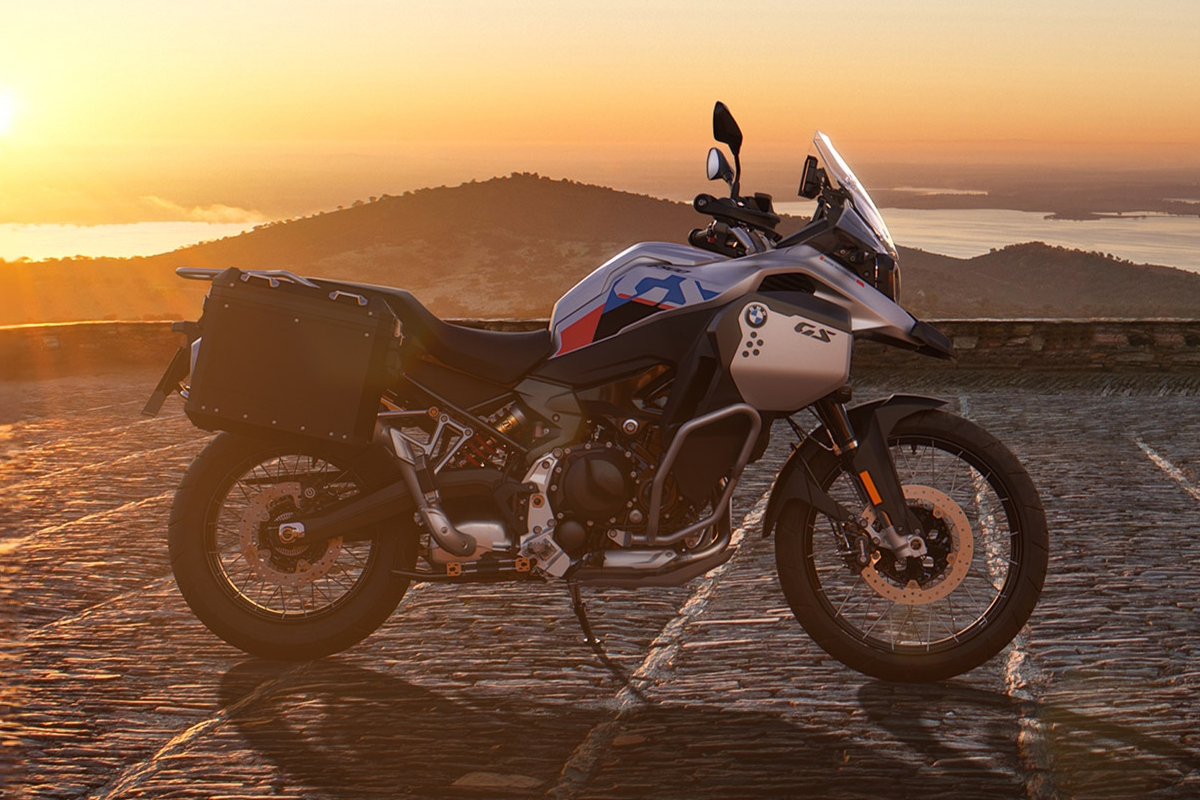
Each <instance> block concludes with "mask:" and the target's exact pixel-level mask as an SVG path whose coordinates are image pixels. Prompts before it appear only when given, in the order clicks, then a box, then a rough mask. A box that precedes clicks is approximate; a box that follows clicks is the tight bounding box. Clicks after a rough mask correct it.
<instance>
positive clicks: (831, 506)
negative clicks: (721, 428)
mask: <svg viewBox="0 0 1200 800" xmlns="http://www.w3.org/2000/svg"><path fill="white" fill-rule="evenodd" d="M945 404H946V401H945V400H938V399H937V398H934V397H921V396H919V395H905V394H894V395H892V396H891V397H888V398H885V399H882V400H873V401H871V402H869V403H862V404H860V405H857V406H854V407H853V408H851V409H849V411H848V413H849V415H850V424H851V426H852V427H853V428H854V433H855V435H856V437H857V438H858V440H859V452H858V453H856V456H855V464H856V465H857V464H859V462H860V461H861V460H863V459H870V458H871V457H872V456H873V457H874V459H875V460H876V461H878V458H879V456H880V447H881V446H882V445H884V444H885V443H886V442H887V437H888V434H890V433H891V432H892V429H893V428H895V427H896V424H897V423H898V422H900V420H902V419H904V418H905V417H910V416H912V415H913V414H917V413H919V412H921V411H928V410H930V409H934V408H940V407H941V406H944V405H945ZM824 440H827V437H826V436H825V435H824V428H818V429H817V430H816V431H814V432H813V434H812V435H810V436H808V437H807V438H805V440H804V441H803V442H801V443H800V446H799V447H797V448H796V449H795V450H793V451H792V454H791V455H790V456H789V457H788V460H787V461H786V462H785V463H784V465H783V469H781V470H779V474H778V475H777V476H776V477H775V486H774V488H772V489H771V497H770V499H769V500H767V510H766V513H765V514H764V515H763V536H770V535H771V534H772V533H773V532H774V530H775V525H776V524H777V523H778V522H779V515H780V513H781V512H782V511H783V507H784V506H785V505H787V501H788V500H798V501H800V502H801V503H805V504H807V505H810V506H812V507H813V508H815V509H816V510H817V511H819V512H821V513H822V514H825V515H826V516H829V517H832V518H833V519H837V520H841V521H848V520H850V519H853V518H854V515H853V514H852V513H851V512H850V510H849V509H847V508H846V507H844V506H843V505H842V504H841V503H839V502H837V501H836V500H834V499H833V498H832V497H830V496H829V493H828V492H826V491H825V490H824V489H822V488H821V487H820V485H819V484H818V483H817V480H816V478H815V477H814V476H813V474H812V471H811V470H810V469H809V464H811V463H813V462H814V460H815V459H817V458H820V457H821V456H822V455H824V454H826V453H828V450H827V449H826V448H825V447H823V446H822V445H821V444H820V442H821V441H824ZM886 452H887V449H886V447H885V446H884V447H882V453H883V454H886ZM889 464H890V462H889ZM871 472H872V474H877V472H884V473H890V475H891V476H894V475H895V469H894V466H892V467H891V468H890V470H877V469H872V470H871ZM893 479H894V478H893ZM894 480H897V481H898V479H894ZM880 488H881V489H882V490H884V492H885V495H886V494H892V492H888V491H887V489H886V488H885V487H880ZM901 502H902V501H901ZM898 518H899V519H903V517H902V516H901V517H898Z"/></svg>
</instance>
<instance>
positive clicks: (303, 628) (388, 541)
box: [168, 433, 417, 661]
mask: <svg viewBox="0 0 1200 800" xmlns="http://www.w3.org/2000/svg"><path fill="white" fill-rule="evenodd" d="M375 462H376V463H372V464H371V465H370V466H366V465H365V463H363V460H361V459H354V460H353V462H352V460H351V459H349V458H347V456H346V455H345V454H343V453H340V452H334V451H331V450H329V449H327V448H324V447H322V446H321V445H320V444H319V443H314V444H301V445H287V446H281V445H279V444H273V443H269V442H264V441H260V440H257V439H251V438H247V437H244V436H237V435H234V434H229V433H222V434H220V435H218V436H217V437H216V438H215V439H214V440H213V441H212V442H210V443H209V445H208V446H207V447H205V448H204V450H203V451H202V452H201V453H200V455H199V456H197V457H196V460H195V461H193V462H192V464H191V466H190V467H189V468H188V470H187V473H186V474H185V475H184V478H183V481H182V483H181V484H180V486H179V489H178V490H177V492H176V493H175V502H174V505H173V506H172V508H171V523H170V530H169V534H168V540H169V545H170V555H171V568H172V570H173V571H174V573H175V580H176V582H177V584H178V585H179V590H180V592H181V593H182V594H183V597H184V599H185V600H186V601H187V603H188V605H189V606H190V607H191V609H192V611H193V612H195V614H196V616H197V617H199V619H200V621H201V622H203V623H204V624H205V625H206V626H207V627H208V628H209V630H211V631H212V632H213V633H215V634H216V635H217V636H219V637H221V638H222V639H224V640H225V641H226V642H228V643H229V644H231V645H233V646H234V647H237V648H238V649H240V650H243V651H245V652H246V653H249V654H251V655H255V656H260V657H262V658H270V659H278V660H286V661H295V660H306V659H313V658H320V657H321V656H326V655H329V654H331V653H337V652H340V651H342V650H345V649H346V648H348V647H350V646H352V645H354V644H356V643H358V642H359V641H361V640H362V639H364V638H366V637H367V636H368V635H370V634H371V633H372V632H373V631H374V630H375V629H376V628H378V627H379V626H380V625H382V624H383V622H384V620H386V619H387V618H388V616H389V615H390V614H391V613H392V611H393V610H394V609H395V608H396V605H397V604H398V603H399V602H400V599H401V598H402V597H403V596H404V593H405V591H406V590H407V589H408V584H409V581H408V579H407V578H402V577H398V576H396V575H394V574H392V570H393V569H411V568H412V567H413V565H414V564H415V562H416V550H417V535H416V532H415V530H414V529H413V528H412V527H411V523H409V524H408V526H406V527H405V528H402V529H401V530H395V529H394V527H391V528H389V526H388V525H384V524H380V525H377V526H372V527H371V529H369V530H364V531H361V532H356V533H355V535H354V536H352V537H351V536H348V537H345V539H344V540H343V539H341V538H339V539H332V540H329V541H328V542H327V543H323V544H322V543H317V544H309V545H305V544H304V543H303V541H302V540H300V541H293V542H286V541H284V539H283V538H282V537H280V536H279V534H278V528H279V523H280V522H283V521H286V520H287V519H288V518H290V517H294V516H299V515H302V514H311V513H313V512H314V511H315V510H319V509H321V508H323V507H326V506H328V505H330V504H332V503H334V502H337V501H340V500H344V499H346V498H348V497H352V496H354V495H356V494H360V493H362V492H365V491H369V490H372V489H374V488H376V487H378V486H380V485H383V484H385V483H386V482H388V481H389V480H396V479H398V477H397V476H395V475H391V474H388V473H389V470H388V467H389V464H388V462H387V461H386V459H375Z"/></svg>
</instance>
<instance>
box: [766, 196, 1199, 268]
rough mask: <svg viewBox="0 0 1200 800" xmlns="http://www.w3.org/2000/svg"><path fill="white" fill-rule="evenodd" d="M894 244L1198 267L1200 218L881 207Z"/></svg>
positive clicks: (966, 253) (793, 209) (781, 206)
mask: <svg viewBox="0 0 1200 800" xmlns="http://www.w3.org/2000/svg"><path fill="white" fill-rule="evenodd" d="M812 207H813V206H812V204H811V203H777V204H776V209H777V210H778V211H780V212H781V213H784V214H802V215H805V216H807V215H809V214H811V213H812ZM882 212H883V219H884V221H886V222H887V225H888V229H889V230H890V231H891V232H892V238H893V239H895V240H896V244H898V245H900V246H902V247H915V248H918V249H921V250H926V251H928V252H931V253H941V254H942V255H947V256H955V257H957V258H971V257H973V256H978V255H982V254H984V253H986V252H988V250H990V249H991V248H993V247H995V248H1001V247H1005V246H1007V245H1010V244H1021V243H1023V242H1045V243H1046V244H1052V245H1057V246H1059V247H1070V248H1073V249H1076V250H1089V251H1098V252H1101V253H1112V254H1113V255H1114V256H1116V257H1117V258H1124V259H1128V260H1129V261H1133V262H1135V263H1138V264H1162V265H1163V266H1168V267H1179V268H1180V269H1186V270H1188V271H1189V272H1200V217H1174V216H1167V215H1163V214H1140V213H1137V212H1132V213H1127V214H1125V215H1123V216H1121V217H1105V218H1102V219H1090V220H1061V219H1045V216H1046V215H1045V214H1042V213H1037V212H1029V211H1005V210H1000V209H962V210H958V209H953V210H933V211H929V210H924V209H912V208H885V209H882Z"/></svg>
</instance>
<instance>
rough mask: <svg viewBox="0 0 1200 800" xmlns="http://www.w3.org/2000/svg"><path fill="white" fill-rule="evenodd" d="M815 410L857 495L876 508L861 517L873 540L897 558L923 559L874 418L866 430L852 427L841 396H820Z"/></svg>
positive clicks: (921, 541)
mask: <svg viewBox="0 0 1200 800" xmlns="http://www.w3.org/2000/svg"><path fill="white" fill-rule="evenodd" d="M814 408H815V410H816V413H817V416H818V417H819V418H820V420H821V422H822V423H823V424H824V425H825V430H826V431H828V432H829V438H830V443H831V444H832V446H833V452H834V455H836V456H837V457H838V458H840V459H841V460H842V465H843V468H844V469H845V471H846V474H847V475H849V476H850V480H851V482H852V483H853V485H854V488H855V489H856V490H857V491H858V495H859V499H860V500H861V501H862V502H863V505H864V506H867V505H870V507H871V508H873V509H874V512H875V513H874V519H873V520H869V519H860V520H859V524H860V525H861V526H862V527H863V529H864V530H865V531H866V533H867V536H868V537H870V539H871V543H872V544H873V545H874V546H875V547H884V548H887V549H888V550H890V551H891V552H892V554H893V555H894V556H895V558H896V559H897V560H902V559H905V558H910V557H913V558H922V557H924V556H925V555H926V553H927V550H926V548H925V540H924V539H923V538H922V537H921V536H920V535H919V531H917V530H914V529H913V527H912V524H911V523H910V520H909V511H908V503H907V502H906V501H905V499H904V487H903V486H902V485H901V483H900V476H899V475H898V474H897V473H896V464H895V462H894V461H893V459H892V453H891V450H890V449H888V446H887V437H886V435H885V433H884V430H883V428H882V427H881V426H880V425H879V423H878V421H877V419H876V418H875V417H874V416H873V417H871V420H870V422H869V423H868V424H867V425H866V430H862V431H855V430H854V426H853V425H852V424H851V422H850V415H849V414H848V413H847V411H846V406H845V404H844V403H843V402H842V401H841V398H839V397H836V396H829V397H824V398H822V399H820V400H818V401H817V402H816V403H815V405H814ZM860 560H861V559H860Z"/></svg>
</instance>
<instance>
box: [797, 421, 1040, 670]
mask: <svg viewBox="0 0 1200 800" xmlns="http://www.w3.org/2000/svg"><path fill="white" fill-rule="evenodd" d="M888 446H889V448H890V450H891V454H892V458H893V459H894V461H895V463H896V469H897V472H898V473H899V475H900V482H901V484H903V486H904V494H905V497H906V499H907V501H908V506H909V509H910V510H911V512H912V516H913V517H915V519H916V520H917V521H918V522H919V523H920V527H921V529H922V530H923V532H924V539H925V541H926V547H927V550H928V554H927V555H926V556H925V557H924V558H923V559H917V558H909V559H905V560H903V561H897V560H896V559H894V558H893V557H892V556H891V554H890V552H889V551H886V550H883V551H876V552H875V553H873V554H872V555H871V559H870V561H868V563H867V564H865V565H864V564H862V563H861V561H860V556H859V554H860V552H861V549H860V548H859V547H858V546H856V545H857V544H858V543H857V542H856V535H855V532H854V531H852V530H850V529H849V528H848V527H847V526H845V525H842V524H839V523H837V522H836V521H834V520H831V519H829V518H828V517H825V516H824V515H821V514H818V513H817V512H816V510H815V509H813V508H812V507H811V506H808V505H806V504H803V503H801V502H799V501H794V500H793V501H789V502H787V503H786V505H785V506H784V508H783V511H782V513H781V515H780V520H779V527H778V529H777V530H778V532H777V538H776V550H775V553H776V563H777V565H778V568H779V581H780V584H781V585H782V587H783V592H784V595H785V596H786V597H787V600H788V603H789V605H790V606H791V608H792V612H793V613H794V614H795V616H796V619H797V620H799V622H800V624H801V625H802V626H803V627H804V629H805V630H806V631H807V632H808V634H809V635H810V636H811V637H812V638H813V640H814V641H815V642H816V643H817V644H818V645H819V646H820V647H821V648H822V649H824V650H825V651H826V652H827V653H829V654H830V655H832V656H833V657H834V658H836V659H838V660H839V661H841V662H842V663H844V664H846V665H847V666H849V667H852V668H854V669H856V670H858V671H859V672H863V673H865V674H867V675H871V676H873V677H876V678H880V679H883V680H889V681H902V682H920V681H936V680H942V679H945V678H950V677H953V676H955V675H959V674H962V673H964V672H966V671H968V670H970V669H973V668H975V667H977V666H979V665H980V664H982V663H984V662H985V661H987V660H988V659H990V658H992V657H993V656H995V655H996V654H997V653H999V652H1000V651H1001V650H1002V649H1003V648H1004V647H1005V645H1007V644H1008V643H1009V642H1010V641H1012V639H1013V638H1014V637H1015V636H1016V635H1017V633H1018V632H1019V631H1020V630H1021V627H1022V626H1023V625H1024V624H1025V622H1026V621H1027V620H1028V619H1029V616H1030V614H1031V613H1032V612H1033V607H1034V605H1035V604H1036V603H1037V600H1038V597H1039V596H1040V595H1041V591H1042V584H1043V582H1044V580H1045V577H1046V567H1047V563H1048V560H1049V553H1048V550H1049V536H1048V534H1047V531H1046V516H1045V512H1044V511H1043V510H1042V505H1041V501H1040V499H1039V498H1038V494H1037V489H1036V488H1034V485H1033V481H1032V480H1030V478H1029V475H1028V473H1026V471H1025V469H1024V468H1023V467H1022V466H1021V464H1020V463H1019V462H1018V461H1017V459H1016V457H1015V456H1014V455H1013V454H1012V453H1011V452H1010V451H1009V450H1008V449H1007V448H1006V447H1005V446H1004V445H1003V444H1001V443H1000V441H998V440H997V439H996V438H995V437H994V436H992V435H991V434H989V433H987V432H986V431H984V430H983V429H982V428H980V427H979V426H977V425H975V424H973V423H971V422H968V421H967V420H964V419H961V418H959V417H956V416H954V415H952V414H948V413H946V412H944V411H936V410H934V411H923V412H920V413H918V414H914V415H913V416H911V417H907V418H905V419H903V420H901V421H900V422H899V423H898V424H897V425H896V427H895V429H894V430H893V431H892V433H891V434H890V435H889V436H888ZM809 467H810V468H811V469H812V471H813V476H814V477H815V478H816V480H817V481H818V482H819V483H820V484H821V486H822V487H823V488H825V489H826V490H827V491H829V493H830V495H832V496H833V497H834V498H835V499H836V500H838V502H839V503H841V504H842V505H843V506H844V507H845V508H848V509H851V510H852V511H854V512H856V513H859V515H860V516H863V517H866V518H867V519H870V518H871V516H872V515H871V511H870V509H869V507H868V508H864V507H863V505H862V503H861V502H860V501H859V500H858V499H857V497H858V495H857V494H856V492H855V491H854V489H853V486H852V484H851V480H850V478H849V477H848V476H847V475H846V473H845V472H844V471H843V470H842V467H841V464H840V463H839V462H838V460H837V459H836V458H835V457H833V456H832V455H831V454H829V453H825V452H822V453H821V455H820V456H819V457H818V458H816V459H814V460H813V462H812V463H810V464H809Z"/></svg>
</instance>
